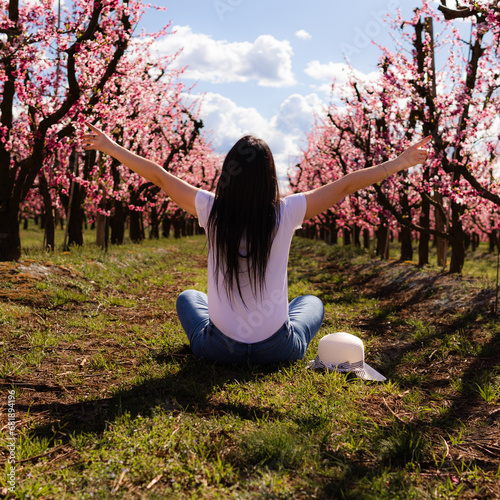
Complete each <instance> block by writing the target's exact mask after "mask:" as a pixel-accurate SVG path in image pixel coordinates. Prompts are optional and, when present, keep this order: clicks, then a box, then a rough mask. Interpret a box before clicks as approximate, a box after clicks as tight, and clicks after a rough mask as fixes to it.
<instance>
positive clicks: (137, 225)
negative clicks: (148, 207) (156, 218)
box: [129, 210, 144, 243]
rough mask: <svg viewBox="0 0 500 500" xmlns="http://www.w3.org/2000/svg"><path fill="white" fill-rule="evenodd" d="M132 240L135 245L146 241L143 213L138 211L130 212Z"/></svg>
mask: <svg viewBox="0 0 500 500" xmlns="http://www.w3.org/2000/svg"><path fill="white" fill-rule="evenodd" d="M129 234H130V240H131V241H133V242H134V243H139V242H141V241H142V240H143V239H144V225H143V217H142V212H137V210H131V211H130V228H129Z"/></svg>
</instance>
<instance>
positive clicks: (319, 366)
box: [309, 332, 386, 381]
mask: <svg viewBox="0 0 500 500" xmlns="http://www.w3.org/2000/svg"><path fill="white" fill-rule="evenodd" d="M309 368H312V369H314V370H328V371H339V372H352V373H354V374H355V375H356V376H357V377H359V378H362V379H364V380H378V381H384V380H386V378H385V377H384V376H383V375H382V374H381V373H379V372H378V371H377V370H374V369H373V368H372V367H371V366H370V365H368V364H366V363H365V348H364V345H363V341H362V340H361V339H360V338H358V337H356V336H355V335H351V334H350V333H346V332H337V333H330V334H329V335H325V336H324V337H323V338H322V339H321V340H320V341H319V344H318V355H317V356H316V359H315V360H314V361H311V363H310V364H309Z"/></svg>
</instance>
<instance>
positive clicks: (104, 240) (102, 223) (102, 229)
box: [95, 213, 109, 250]
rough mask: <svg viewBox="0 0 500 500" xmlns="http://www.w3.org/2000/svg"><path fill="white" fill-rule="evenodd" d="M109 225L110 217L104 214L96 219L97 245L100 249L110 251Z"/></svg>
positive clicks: (98, 215)
mask: <svg viewBox="0 0 500 500" xmlns="http://www.w3.org/2000/svg"><path fill="white" fill-rule="evenodd" d="M108 228H109V223H108V217H106V216H105V215H104V214H100V213H99V214H97V217H96V240H95V244H96V245H97V246H98V247H100V248H105V249H106V250H107V249H108V241H109V231H108Z"/></svg>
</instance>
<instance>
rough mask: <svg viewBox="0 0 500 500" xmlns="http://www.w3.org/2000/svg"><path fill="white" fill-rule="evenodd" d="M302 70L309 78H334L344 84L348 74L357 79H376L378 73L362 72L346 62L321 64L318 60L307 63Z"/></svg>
mask: <svg viewBox="0 0 500 500" xmlns="http://www.w3.org/2000/svg"><path fill="white" fill-rule="evenodd" d="M304 72H305V73H306V74H307V75H309V76H310V77H311V78H314V79H315V80H320V81H326V82H329V83H332V82H333V81H334V80H335V81H336V82H337V83H338V84H344V83H346V82H347V81H348V80H349V77H350V76H354V77H355V78H356V79H359V80H364V81H368V80H376V79H377V78H378V73H377V72H373V73H368V74H366V73H363V72H361V71H358V70H356V69H354V68H351V67H350V66H349V65H347V64H346V63H334V62H329V63H328V64H322V63H320V62H319V61H311V62H310V63H308V64H307V67H306V69H305V70H304Z"/></svg>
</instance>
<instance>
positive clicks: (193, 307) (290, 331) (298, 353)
mask: <svg viewBox="0 0 500 500" xmlns="http://www.w3.org/2000/svg"><path fill="white" fill-rule="evenodd" d="M288 309H289V313H288V319H287V320H286V322H285V324H284V325H283V326H282V327H281V328H280V329H279V330H278V331H277V332H276V333H274V334H273V335H272V336H271V337H269V338H267V339H265V340H262V341H261V342H256V343H254V344H246V343H244V342H239V341H237V340H234V339H232V338H230V337H228V336H227V335H224V334H223V333H222V332H221V331H220V330H219V329H218V328H217V327H216V326H215V325H214V324H213V323H212V322H211V321H210V318H209V317H208V302H207V295H206V294H205V293H202V292H198V291H197V290H186V291H184V292H182V293H181V294H180V295H179V297H178V298H177V314H178V316H179V320H180V322H181V324H182V327H183V328H184V331H185V332H186V335H187V337H188V339H189V343H190V344H191V349H192V351H193V353H194V355H195V356H197V357H200V358H205V359H208V360H210V361H218V362H221V363H226V364H238V365H248V364H251V365H269V364H273V363H282V362H285V361H295V360H297V359H302V358H303V357H304V354H305V352H306V349H307V346H308V345H309V343H310V342H311V340H312V339H313V338H314V336H315V335H316V333H317V332H318V330H319V328H320V326H321V323H322V322H323V316H324V307H323V303H322V302H321V300H320V299H319V298H318V297H315V296H313V295H303V296H301V297H297V298H295V299H293V300H292V302H290V304H289V308H288Z"/></svg>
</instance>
